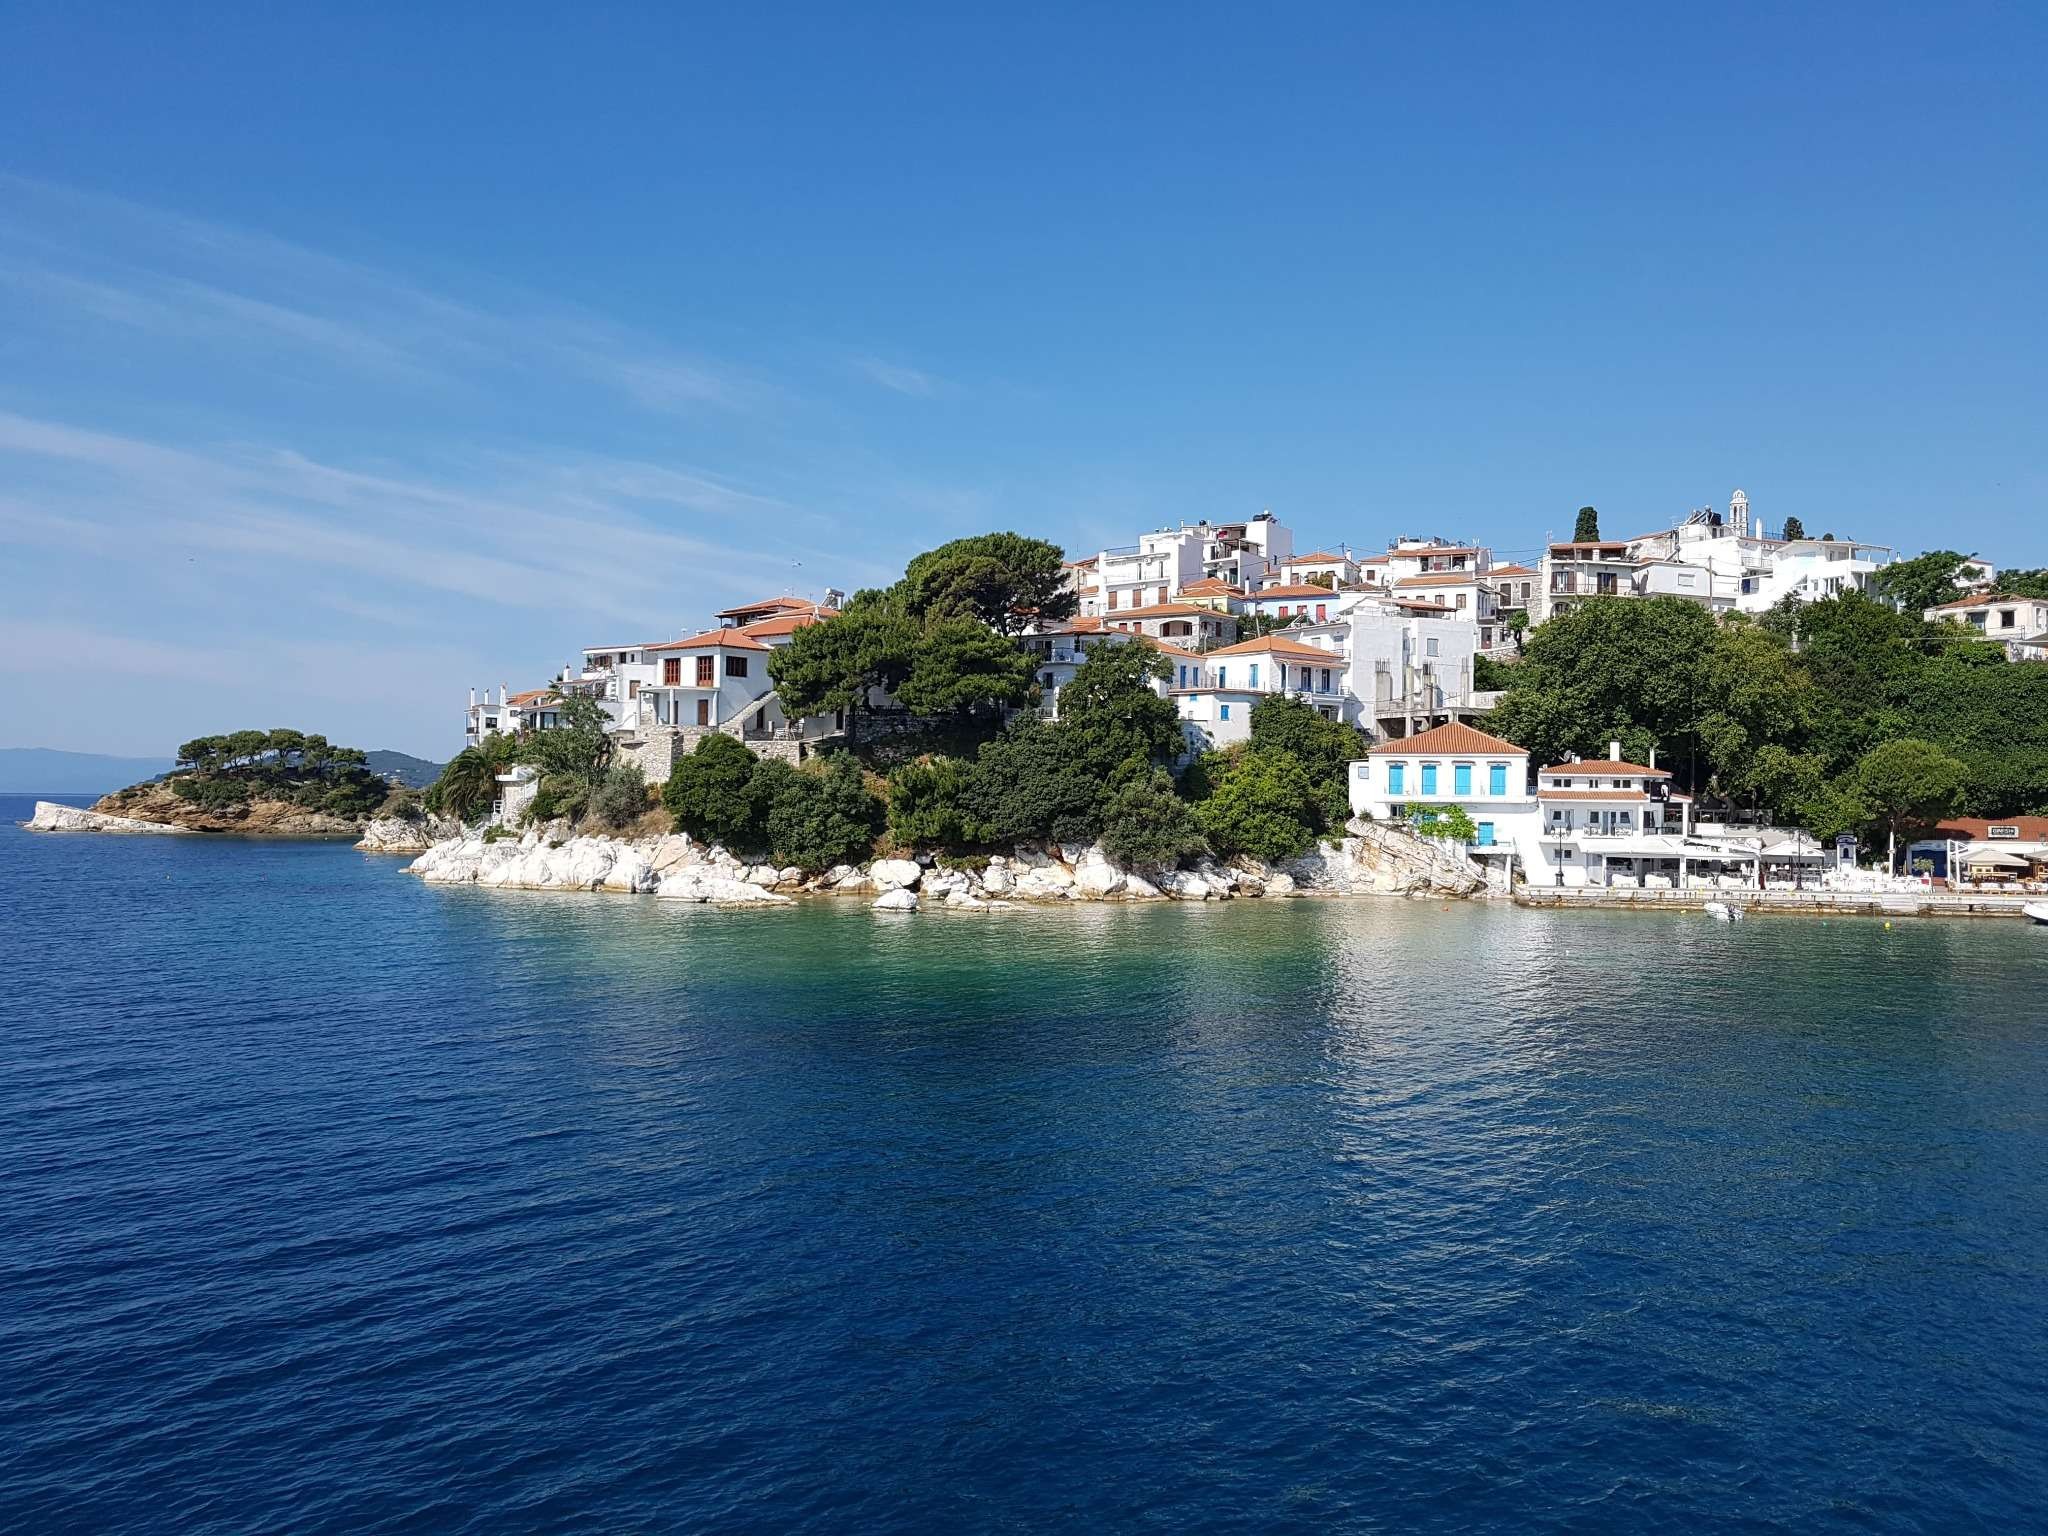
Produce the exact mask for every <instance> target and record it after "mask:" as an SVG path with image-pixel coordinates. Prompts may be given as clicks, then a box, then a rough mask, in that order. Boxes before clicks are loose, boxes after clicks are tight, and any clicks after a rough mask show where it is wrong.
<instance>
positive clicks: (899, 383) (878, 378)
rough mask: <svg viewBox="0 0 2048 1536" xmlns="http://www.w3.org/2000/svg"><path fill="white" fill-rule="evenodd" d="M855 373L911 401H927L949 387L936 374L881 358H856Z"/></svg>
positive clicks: (854, 360) (854, 361) (854, 363)
mask: <svg viewBox="0 0 2048 1536" xmlns="http://www.w3.org/2000/svg"><path fill="white" fill-rule="evenodd" d="M853 366H854V369H855V371H856V372H858V373H860V374H862V375H863V376H865V377H866V378H867V379H869V380H870V381H871V382H873V383H876V384H879V385H881V386H882V388H884V389H888V390H893V391H895V392H896V393H897V394H899V395H909V396H911V397H912V398H913V399H918V400H929V399H931V398H932V396H934V395H937V394H940V393H942V392H943V391H945V390H947V389H948V388H949V386H948V385H947V383H946V381H945V380H944V379H941V378H940V377H939V376H938V375H937V374H933V373H926V372H925V371H924V370H923V369H922V368H912V367H911V366H909V365H908V364H907V363H892V362H890V361H889V360H888V359H887V358H881V357H856V358H854V359H853Z"/></svg>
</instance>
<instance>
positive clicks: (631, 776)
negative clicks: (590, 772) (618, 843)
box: [590, 763, 647, 827]
mask: <svg viewBox="0 0 2048 1536" xmlns="http://www.w3.org/2000/svg"><path fill="white" fill-rule="evenodd" d="M646 809H647V775H646V773H645V771H643V770H642V768H641V767H640V765H639V764H638V763H614V764H613V765H612V766H611V767H610V768H607V769H606V770H605V773H604V777H603V778H601V779H600V780H598V784H597V788H596V789H595V790H593V791H592V792H591V795H590V816H591V818H592V819H593V820H595V821H597V822H599V823H601V824H602V825H604V826H607V827H626V826H631V825H632V824H633V823H634V822H636V821H638V820H639V819H640V816H641V814H642V813H643V812H644V811H646Z"/></svg>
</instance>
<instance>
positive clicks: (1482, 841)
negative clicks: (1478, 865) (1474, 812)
mask: <svg viewBox="0 0 2048 1536" xmlns="http://www.w3.org/2000/svg"><path fill="white" fill-rule="evenodd" d="M1479 846H1480V847H1482V848H1491V847H1492V846H1493V823H1492V822H1490V821H1482V822H1481V823H1479Z"/></svg>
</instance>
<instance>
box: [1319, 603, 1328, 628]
mask: <svg viewBox="0 0 2048 1536" xmlns="http://www.w3.org/2000/svg"><path fill="white" fill-rule="evenodd" d="M1329 621H1330V605H1329V604H1328V603H1317V604H1316V622H1317V623H1318V624H1327V623H1328V622H1329Z"/></svg>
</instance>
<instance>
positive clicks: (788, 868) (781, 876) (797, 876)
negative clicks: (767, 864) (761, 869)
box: [775, 864, 804, 885]
mask: <svg viewBox="0 0 2048 1536" xmlns="http://www.w3.org/2000/svg"><path fill="white" fill-rule="evenodd" d="M775 883H776V884H777V885H802V884H803V883H804V872H803V870H802V868H801V867H799V866H798V865H795V864H785V865H783V866H782V868H781V870H780V871H779V872H778V878H777V880H776V882H775Z"/></svg>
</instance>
